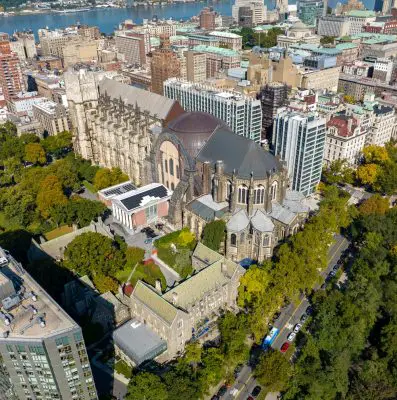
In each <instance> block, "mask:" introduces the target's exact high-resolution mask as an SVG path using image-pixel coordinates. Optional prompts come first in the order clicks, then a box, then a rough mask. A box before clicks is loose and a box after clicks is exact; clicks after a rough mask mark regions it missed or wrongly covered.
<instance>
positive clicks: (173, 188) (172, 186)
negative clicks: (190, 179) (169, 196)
mask: <svg viewBox="0 0 397 400" xmlns="http://www.w3.org/2000/svg"><path fill="white" fill-rule="evenodd" d="M171 190H175V185H174V182H172V183H171Z"/></svg>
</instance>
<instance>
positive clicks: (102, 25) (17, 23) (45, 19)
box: [0, 0, 374, 37]
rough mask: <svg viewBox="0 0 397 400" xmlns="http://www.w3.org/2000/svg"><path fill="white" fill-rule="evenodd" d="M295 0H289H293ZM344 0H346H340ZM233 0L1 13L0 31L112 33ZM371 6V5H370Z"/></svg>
mask: <svg viewBox="0 0 397 400" xmlns="http://www.w3.org/2000/svg"><path fill="white" fill-rule="evenodd" d="M373 1H374V0H364V4H365V5H366V6H367V8H369V9H372V8H373ZM295 2H296V0H290V1H289V3H290V4H294V3H295ZM336 2H337V0H329V1H328V4H329V5H330V6H331V7H332V6H335V4H336ZM342 2H345V1H342ZM233 3H234V0H219V1H216V0H215V1H213V0H206V1H203V2H195V3H173V4H167V5H164V6H160V5H156V6H152V7H144V6H138V7H132V8H97V9H93V10H90V11H81V12H75V13H67V14H58V13H50V14H35V15H16V16H12V17H0V32H7V33H9V34H12V33H13V32H15V31H22V30H26V29H31V30H32V31H33V32H34V33H35V35H36V37H37V30H38V29H40V28H44V27H46V26H47V27H49V28H50V29H54V28H64V27H66V26H70V25H73V24H76V23H77V22H80V23H81V24H87V25H96V26H98V27H99V29H100V31H101V32H104V33H108V34H109V33H112V32H113V31H114V29H115V28H116V27H117V26H118V24H119V23H120V22H122V21H124V20H126V19H132V20H133V21H134V22H136V23H138V24H139V23H141V22H142V20H143V19H151V18H152V17H153V16H155V15H157V17H158V18H166V19H168V18H173V19H175V20H180V19H183V20H187V19H189V18H191V17H192V16H194V15H198V14H199V13H200V11H201V9H202V8H203V7H206V6H211V7H213V8H214V9H215V10H216V11H218V12H219V13H220V14H221V15H231V14H232V5H233ZM265 4H267V6H268V8H269V9H271V8H272V5H273V4H274V1H272V0H265ZM371 6H372V8H371Z"/></svg>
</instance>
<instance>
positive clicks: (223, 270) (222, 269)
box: [221, 261, 227, 274]
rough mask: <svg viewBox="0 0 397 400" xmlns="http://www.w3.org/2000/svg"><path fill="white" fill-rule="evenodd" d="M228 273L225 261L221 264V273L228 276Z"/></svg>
mask: <svg viewBox="0 0 397 400" xmlns="http://www.w3.org/2000/svg"><path fill="white" fill-rule="evenodd" d="M226 271H227V266H226V263H225V262H224V261H222V262H221V272H222V273H223V274H226Z"/></svg>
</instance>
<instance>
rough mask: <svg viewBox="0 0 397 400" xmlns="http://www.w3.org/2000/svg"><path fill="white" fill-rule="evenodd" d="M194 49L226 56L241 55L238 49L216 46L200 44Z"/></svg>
mask: <svg viewBox="0 0 397 400" xmlns="http://www.w3.org/2000/svg"><path fill="white" fill-rule="evenodd" d="M193 50H195V51H200V52H203V53H213V54H219V55H221V56H225V57H238V56H239V53H238V51H235V50H231V49H224V48H221V47H214V46H205V45H199V46H195V47H193Z"/></svg>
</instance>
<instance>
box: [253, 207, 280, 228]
mask: <svg viewBox="0 0 397 400" xmlns="http://www.w3.org/2000/svg"><path fill="white" fill-rule="evenodd" d="M251 223H252V226H253V227H254V228H255V229H256V230H258V231H260V232H273V229H274V224H273V222H272V220H271V218H269V217H268V216H267V215H266V214H265V213H264V212H263V211H261V210H256V212H255V214H254V216H253V217H252V218H251Z"/></svg>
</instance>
